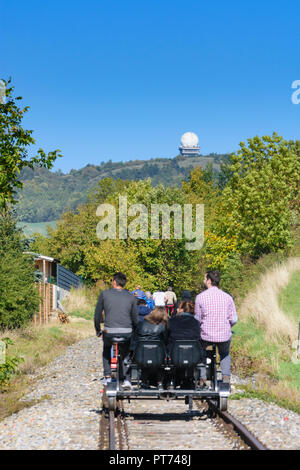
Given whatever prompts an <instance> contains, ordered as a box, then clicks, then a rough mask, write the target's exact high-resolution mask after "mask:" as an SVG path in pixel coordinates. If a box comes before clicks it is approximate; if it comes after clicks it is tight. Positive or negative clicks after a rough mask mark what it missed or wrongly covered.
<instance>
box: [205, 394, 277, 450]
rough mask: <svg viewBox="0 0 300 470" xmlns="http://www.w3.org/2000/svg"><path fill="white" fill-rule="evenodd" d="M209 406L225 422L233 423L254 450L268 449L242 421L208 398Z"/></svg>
mask: <svg viewBox="0 0 300 470" xmlns="http://www.w3.org/2000/svg"><path fill="white" fill-rule="evenodd" d="M207 403H208V406H209V407H210V408H211V409H212V410H213V411H214V412H215V413H217V414H218V416H220V418H222V419H223V421H225V423H227V424H229V425H231V426H232V427H233V429H234V431H235V432H236V433H237V434H238V435H239V436H240V437H241V438H242V440H243V441H244V442H245V443H246V444H247V445H248V446H249V447H250V448H251V449H252V450H268V449H267V447H266V446H264V445H263V444H262V443H261V442H260V441H259V440H258V439H257V438H256V437H255V436H254V435H253V434H252V433H251V432H250V431H249V430H248V429H247V428H246V427H245V426H244V425H243V424H242V423H241V422H240V421H238V420H237V419H236V418H234V417H233V416H232V415H231V414H229V413H228V411H220V410H219V408H218V407H217V406H216V405H215V404H214V403H212V402H211V401H210V400H207Z"/></svg>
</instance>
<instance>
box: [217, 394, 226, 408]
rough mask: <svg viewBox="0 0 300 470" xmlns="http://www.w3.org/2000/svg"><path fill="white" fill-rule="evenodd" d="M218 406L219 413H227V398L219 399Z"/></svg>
mask: <svg viewBox="0 0 300 470" xmlns="http://www.w3.org/2000/svg"><path fill="white" fill-rule="evenodd" d="M218 405H219V410H220V411H227V397H220V398H219V403H218Z"/></svg>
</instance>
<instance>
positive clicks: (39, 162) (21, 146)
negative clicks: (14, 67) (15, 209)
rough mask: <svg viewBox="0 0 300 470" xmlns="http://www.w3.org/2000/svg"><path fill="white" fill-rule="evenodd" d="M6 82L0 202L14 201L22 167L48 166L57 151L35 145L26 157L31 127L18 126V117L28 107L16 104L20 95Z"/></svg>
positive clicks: (1, 105)
mask: <svg viewBox="0 0 300 470" xmlns="http://www.w3.org/2000/svg"><path fill="white" fill-rule="evenodd" d="M3 82H4V83H5V86H6V99H5V100H3V101H1V102H0V206H1V207H5V206H6V205H7V204H8V203H13V204H14V203H16V197H15V196H16V189H18V188H22V186H23V184H22V181H21V180H20V172H21V170H22V169H23V168H25V167H29V168H34V166H42V167H46V168H51V167H52V165H53V162H54V160H55V159H56V158H57V157H58V156H61V155H60V153H59V152H60V151H59V150H54V151H52V152H49V153H48V154H46V153H45V152H44V150H43V149H41V148H40V149H39V150H38V152H37V155H36V156H34V157H31V158H28V149H29V147H30V146H31V145H33V144H35V140H34V138H33V137H32V133H33V131H32V130H25V129H23V127H22V119H23V117H24V114H25V113H26V112H27V111H28V109H29V107H28V106H26V107H24V108H23V109H22V108H20V107H19V106H18V104H17V102H18V101H19V100H21V99H22V97H20V96H17V97H15V98H14V97H13V90H14V87H12V86H10V80H8V81H7V82H6V81H5V80H3Z"/></svg>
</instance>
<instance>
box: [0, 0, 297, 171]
mask: <svg viewBox="0 0 300 470" xmlns="http://www.w3.org/2000/svg"><path fill="white" fill-rule="evenodd" d="M299 16H300V3H299V2H296V1H290V2H286V1H285V2H283V1H281V0H279V1H276V2H274V1H272V2H271V1H260V2H259V1H256V0H254V1H251V2H250V1H249V2H241V1H230V0H229V1H227V2H224V1H214V2H211V3H208V2H204V1H200V0H197V1H191V0H185V1H179V0H163V1H156V0H151V1H147V2H146V1H134V0H132V1H130V0H123V1H121V0H115V1H114V2H112V1H101V0H100V1H99V0H98V1H92V0H86V1H85V2H79V1H76V0H73V1H72V2H71V1H63V0H62V1H60V2H59V1H57V0H52V1H51V2H46V3H43V2H40V1H37V0H36V1H33V0H28V1H27V2H21V1H14V2H6V3H5V4H3V3H2V6H1V9H0V33H1V43H0V57H1V62H0V77H2V78H5V79H7V78H8V77H9V76H11V77H12V81H13V84H14V85H15V91H16V94H18V95H22V96H23V98H24V104H26V105H27V104H28V105H29V106H30V111H29V112H28V113H27V116H26V119H25V120H24V125H25V126H26V127H27V128H29V129H34V131H35V132H34V137H35V139H36V141H37V144H38V146H41V147H42V148H44V150H45V151H50V150H53V149H55V148H59V149H61V151H62V153H63V155H64V157H63V158H62V159H59V160H58V161H57V163H56V164H55V169H58V168H60V169H62V170H63V171H69V170H70V169H72V168H75V169H77V168H81V167H83V166H85V165H86V164H88V163H91V164H100V162H101V161H107V160H109V159H111V160H113V161H120V160H123V161H126V160H130V159H136V158H141V159H148V158H155V157H174V156H176V155H177V153H178V145H179V143H180V137H181V135H182V134H183V133H184V132H186V131H193V132H196V133H197V134H198V136H199V144H200V147H201V153H203V154H207V153H210V152H218V153H223V152H231V151H235V150H236V149H237V148H238V144H239V142H240V141H242V140H246V139H247V138H248V137H253V136H254V135H264V134H270V133H272V132H273V131H276V132H278V133H279V134H280V135H283V136H284V137H285V138H287V139H300V132H299V131H300V126H299V124H300V104H299V105H295V104H292V101H291V96H292V92H293V90H292V88H291V86H292V82H293V81H294V80H297V79H298V80H299V79H300V62H299V51H300V28H299Z"/></svg>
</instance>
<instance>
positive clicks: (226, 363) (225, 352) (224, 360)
mask: <svg viewBox="0 0 300 470" xmlns="http://www.w3.org/2000/svg"><path fill="white" fill-rule="evenodd" d="M200 343H201V349H202V351H201V353H202V363H203V364H206V348H207V346H211V345H215V346H217V348H218V353H219V355H220V365H221V372H222V377H224V375H227V376H229V377H230V355H229V351H230V343H231V338H230V339H229V340H228V341H224V342H220V343H211V342H209V341H204V340H203V339H201V342H200ZM201 379H205V380H206V368H205V367H201Z"/></svg>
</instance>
